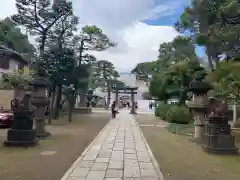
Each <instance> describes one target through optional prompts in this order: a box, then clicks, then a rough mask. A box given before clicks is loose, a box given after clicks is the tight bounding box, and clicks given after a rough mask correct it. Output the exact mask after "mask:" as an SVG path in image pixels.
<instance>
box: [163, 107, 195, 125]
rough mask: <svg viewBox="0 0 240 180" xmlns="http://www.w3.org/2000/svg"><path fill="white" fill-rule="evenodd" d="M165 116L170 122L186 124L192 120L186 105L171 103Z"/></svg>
mask: <svg viewBox="0 0 240 180" xmlns="http://www.w3.org/2000/svg"><path fill="white" fill-rule="evenodd" d="M165 116H166V120H167V121H168V122H170V123H177V124H188V123H191V122H193V117H192V115H191V114H190V112H189V108H187V107H186V106H177V105H172V106H171V108H169V110H168V111H167V113H166V115H165Z"/></svg>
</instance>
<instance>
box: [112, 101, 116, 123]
mask: <svg viewBox="0 0 240 180" xmlns="http://www.w3.org/2000/svg"><path fill="white" fill-rule="evenodd" d="M116 114H117V107H116V102H115V101H113V103H112V118H113V119H114V118H116Z"/></svg>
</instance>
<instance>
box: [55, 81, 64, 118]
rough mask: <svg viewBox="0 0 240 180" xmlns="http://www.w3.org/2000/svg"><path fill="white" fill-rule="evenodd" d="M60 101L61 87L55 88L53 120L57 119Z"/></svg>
mask: <svg viewBox="0 0 240 180" xmlns="http://www.w3.org/2000/svg"><path fill="white" fill-rule="evenodd" d="M61 99H62V85H61V84H60V85H58V86H57V97H56V104H55V113H54V119H58V118H59V110H60V103H61Z"/></svg>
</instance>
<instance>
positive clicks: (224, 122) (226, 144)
mask: <svg viewBox="0 0 240 180" xmlns="http://www.w3.org/2000/svg"><path fill="white" fill-rule="evenodd" d="M210 106H211V112H210V114H209V116H208V118H207V121H206V123H205V131H204V144H203V146H202V147H203V150H204V151H206V152H208V153H214V154H237V153H238V148H237V147H236V145H235V137H234V136H233V135H232V133H231V127H230V125H229V124H228V116H227V113H226V112H227V110H228V105H227V103H226V102H224V103H220V102H218V101H217V100H216V99H211V100H210Z"/></svg>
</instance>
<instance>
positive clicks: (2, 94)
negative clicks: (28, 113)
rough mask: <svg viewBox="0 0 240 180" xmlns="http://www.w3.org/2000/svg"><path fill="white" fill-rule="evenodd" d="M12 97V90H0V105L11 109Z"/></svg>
mask: <svg viewBox="0 0 240 180" xmlns="http://www.w3.org/2000/svg"><path fill="white" fill-rule="evenodd" d="M12 99H13V90H0V107H3V108H4V109H11V100H12Z"/></svg>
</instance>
